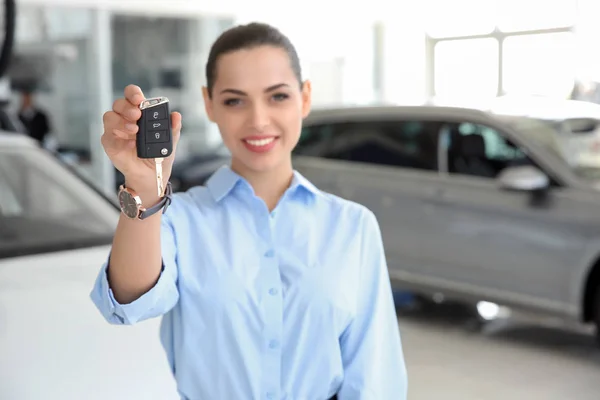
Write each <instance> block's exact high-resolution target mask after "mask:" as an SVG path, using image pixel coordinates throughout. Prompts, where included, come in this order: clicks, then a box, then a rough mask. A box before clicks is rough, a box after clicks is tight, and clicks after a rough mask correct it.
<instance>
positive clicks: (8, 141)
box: [0, 131, 38, 148]
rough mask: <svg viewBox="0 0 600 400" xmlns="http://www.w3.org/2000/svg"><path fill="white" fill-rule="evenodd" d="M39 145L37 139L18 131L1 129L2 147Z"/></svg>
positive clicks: (0, 140) (0, 146) (0, 144)
mask: <svg viewBox="0 0 600 400" xmlns="http://www.w3.org/2000/svg"><path fill="white" fill-rule="evenodd" d="M16 146H19V147H37V146H38V144H37V141H36V140H34V139H32V138H30V137H29V136H27V135H25V134H23V133H18V132H7V131H0V148H2V147H16Z"/></svg>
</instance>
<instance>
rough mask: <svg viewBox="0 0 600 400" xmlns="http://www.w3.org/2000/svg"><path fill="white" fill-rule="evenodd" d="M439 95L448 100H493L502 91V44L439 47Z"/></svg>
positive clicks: (476, 42) (466, 42) (468, 42)
mask: <svg viewBox="0 0 600 400" xmlns="http://www.w3.org/2000/svg"><path fill="white" fill-rule="evenodd" d="M434 68H435V70H434V76H435V78H434V79H435V80H434V82H435V93H436V96H439V97H441V98H446V97H461V98H467V99H468V98H473V97H477V98H479V97H490V96H495V95H496V93H497V91H498V41H497V40H495V39H493V38H486V39H470V40H449V41H443V42H439V43H438V44H437V45H436V46H435V66H434Z"/></svg>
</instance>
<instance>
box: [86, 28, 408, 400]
mask: <svg viewBox="0 0 600 400" xmlns="http://www.w3.org/2000/svg"><path fill="white" fill-rule="evenodd" d="M206 80H207V85H206V87H204V88H203V95H204V101H205V107H206V111H207V114H208V116H209V118H210V120H211V121H212V122H214V123H216V124H217V126H218V127H219V131H220V133H221V137H222V139H223V142H224V143H225V145H226V146H227V148H228V149H229V151H230V152H231V155H232V160H231V164H230V165H225V166H223V167H221V169H219V170H218V171H216V172H215V173H214V174H213V175H212V177H211V178H210V179H209V180H208V182H207V184H206V186H198V187H194V188H192V189H190V190H188V191H187V192H178V193H175V194H170V192H169V191H167V193H166V194H165V195H163V196H161V195H159V194H158V193H157V189H156V186H157V183H156V172H155V165H154V162H153V161H152V160H142V159H139V158H138V157H137V153H136V144H135V143H136V140H135V138H136V134H138V127H137V125H136V121H137V120H138V119H139V118H140V117H141V112H140V110H139V105H140V103H141V102H142V101H143V100H144V98H145V97H144V95H143V93H142V91H141V89H140V88H139V87H137V86H134V85H130V86H127V87H126V89H125V96H124V98H121V99H118V100H117V101H115V103H114V104H113V109H112V111H109V112H107V113H105V114H104V134H103V136H102V145H103V147H104V150H105V152H106V154H107V155H108V157H109V158H110V160H111V161H112V163H113V164H114V166H115V167H116V168H117V169H118V170H119V171H121V172H122V173H123V175H124V177H125V185H124V187H122V188H121V191H120V196H123V197H121V199H127V198H129V199H130V198H131V197H128V196H134V195H137V196H139V198H140V199H141V202H142V206H143V207H145V208H146V209H149V208H151V209H152V211H151V213H150V215H147V213H146V215H143V218H140V216H141V215H140V211H141V210H140V208H139V205H136V204H135V203H131V202H130V201H127V202H123V203H122V205H121V207H122V210H123V213H122V215H121V218H120V220H119V223H118V226H117V230H116V232H115V236H114V240H113V246H112V250H111V253H110V254H109V255H108V258H107V261H106V262H105V264H104V265H103V266H102V268H101V269H100V273H99V275H98V279H97V280H96V283H95V285H94V287H93V290H92V293H91V297H92V300H93V301H94V303H95V305H96V307H97V308H98V309H99V310H100V312H101V313H102V315H103V316H104V318H106V320H107V321H108V322H110V323H112V324H117V325H131V324H135V323H138V322H140V321H143V320H146V319H148V318H155V317H159V316H162V317H163V318H162V324H161V341H162V344H163V346H164V348H165V351H166V353H167V359H168V361H169V364H170V367H171V370H172V371H173V374H174V377H175V379H176V382H177V387H178V391H179V395H180V397H181V398H182V399H223V400H225V399H227V400H229V399H231V400H234V399H284V398H286V399H311V400H312V399H324V400H325V399H330V398H337V399H339V400H350V399H378V400H406V397H407V374H406V367H405V362H404V355H403V349H402V345H401V340H400V332H399V327H398V320H397V316H396V312H395V308H394V301H393V296H392V291H391V286H390V280H389V276H388V270H387V265H386V258H385V253H384V248H383V242H382V238H381V232H380V229H379V224H378V222H377V219H376V217H375V215H374V214H373V212H371V211H370V210H369V209H367V208H366V207H364V206H362V205H359V204H357V203H354V202H351V201H348V200H344V199H341V198H339V197H336V196H333V195H331V194H328V193H324V192H321V191H320V190H319V189H318V188H316V187H315V186H314V185H313V184H312V183H311V182H309V181H308V180H307V179H306V178H305V177H303V176H302V175H301V174H300V173H298V172H297V171H296V170H294V169H293V167H292V157H291V154H292V150H293V148H294V147H295V146H296V144H297V143H298V140H299V137H300V131H301V128H302V121H303V119H304V118H305V117H306V116H307V115H308V113H309V112H310V105H311V86H310V82H308V81H303V80H302V75H301V69H300V61H299V59H298V55H297V53H296V50H295V48H294V46H293V45H292V43H291V42H290V41H289V39H288V38H287V37H286V36H285V35H283V34H282V33H281V32H279V31H278V30H277V29H275V28H273V27H271V26H269V25H265V24H259V23H253V24H249V25H242V26H238V27H235V28H232V29H230V30H228V31H226V32H224V33H223V34H222V35H221V36H220V37H219V38H218V39H217V41H216V42H215V43H214V44H213V46H212V48H211V50H210V53H209V57H208V62H207V65H206ZM171 121H172V126H173V140H174V151H173V153H172V154H171V155H170V156H169V157H167V158H166V159H165V160H164V162H163V164H162V165H163V173H164V176H163V179H164V180H165V182H164V183H165V184H167V182H168V179H169V177H170V174H171V171H172V166H173V160H174V157H175V151H176V147H177V144H178V140H179V137H180V131H181V126H182V116H181V115H180V114H179V113H177V112H173V113H171ZM167 188H168V185H167ZM125 191H129V192H127V193H128V194H126V195H124V193H125ZM169 198H170V199H171V201H170V202H169V200H168V199H169ZM166 206H168V209H167V210H166V211H165V207H166ZM132 207H133V209H132ZM163 212H164V213H163ZM115 362H118V360H115ZM107 384H109V385H110V382H107Z"/></svg>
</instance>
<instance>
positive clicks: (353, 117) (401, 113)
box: [305, 105, 491, 124]
mask: <svg viewBox="0 0 600 400" xmlns="http://www.w3.org/2000/svg"><path fill="white" fill-rule="evenodd" d="M368 117H371V118H382V119H386V118H399V117H400V118H403V117H406V118H448V119H454V118H468V119H473V120H480V119H489V118H490V117H491V114H490V113H488V112H486V111H483V110H478V109H474V108H466V107H452V106H436V105H414V106H402V105H383V106H381V105H373V106H346V107H331V108H329V107H327V108H315V109H313V110H312V111H311V112H310V114H309V115H308V117H307V118H306V121H305V122H306V123H307V124H311V123H319V122H326V121H331V120H337V121H339V120H343V121H357V120H362V119H364V118H368Z"/></svg>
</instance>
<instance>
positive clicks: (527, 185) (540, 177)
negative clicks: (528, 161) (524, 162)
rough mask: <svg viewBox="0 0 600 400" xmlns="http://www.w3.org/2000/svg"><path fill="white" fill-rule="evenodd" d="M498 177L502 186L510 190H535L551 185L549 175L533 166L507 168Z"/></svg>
mask: <svg viewBox="0 0 600 400" xmlns="http://www.w3.org/2000/svg"><path fill="white" fill-rule="evenodd" d="M497 179H498V183H499V185H500V187H501V188H502V189H508V190H517V191H526V192H533V191H537V190H544V189H547V188H548V187H549V186H550V179H549V178H548V176H547V175H546V174H544V173H543V172H542V171H540V170H539V169H537V168H536V167H532V166H520V167H508V168H505V169H504V170H502V172H500V175H498V178H497Z"/></svg>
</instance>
